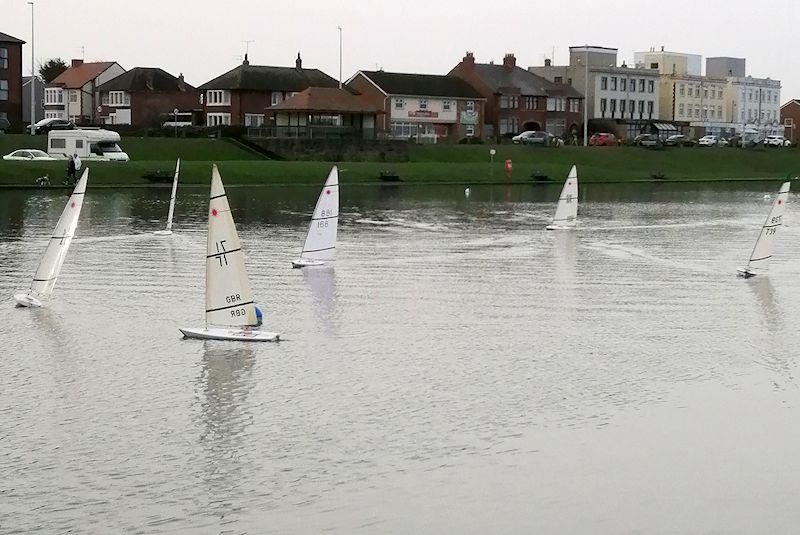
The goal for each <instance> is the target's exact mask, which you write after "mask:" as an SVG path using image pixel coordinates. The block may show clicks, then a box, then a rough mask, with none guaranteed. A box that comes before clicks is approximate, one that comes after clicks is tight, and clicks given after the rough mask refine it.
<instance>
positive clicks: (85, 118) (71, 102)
mask: <svg viewBox="0 0 800 535" xmlns="http://www.w3.org/2000/svg"><path fill="white" fill-rule="evenodd" d="M124 72H125V69H123V68H122V67H121V66H120V64H119V63H117V62H115V61H100V62H92V63H84V61H83V60H82V59H73V60H72V65H71V66H70V67H69V68H68V69H67V70H65V71H64V72H62V73H61V74H59V75H58V76H57V77H56V78H55V79H54V80H53V81H52V82H50V83H49V84H47V85H46V86H45V89H44V116H45V118H51V117H52V118H57V119H70V120H71V121H75V122H76V123H88V124H91V123H95V122H96V117H97V105H98V104H99V101H98V100H97V95H96V90H97V88H98V87H99V86H101V85H103V84H104V83H106V82H108V81H109V80H112V79H114V78H116V77H117V76H119V75H120V74H122V73H124Z"/></svg>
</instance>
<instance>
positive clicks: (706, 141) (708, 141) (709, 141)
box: [697, 134, 718, 147]
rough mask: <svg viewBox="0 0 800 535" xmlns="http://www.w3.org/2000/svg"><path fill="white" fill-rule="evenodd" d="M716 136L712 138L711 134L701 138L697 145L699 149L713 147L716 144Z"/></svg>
mask: <svg viewBox="0 0 800 535" xmlns="http://www.w3.org/2000/svg"><path fill="white" fill-rule="evenodd" d="M717 141H718V139H717V136H712V135H711V134H709V135H706V136H703V137H701V138H700V139H699V140H698V141H697V144H698V145H700V146H701V147H714V146H715V145H716V144H717Z"/></svg>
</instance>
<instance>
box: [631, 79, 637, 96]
mask: <svg viewBox="0 0 800 535" xmlns="http://www.w3.org/2000/svg"><path fill="white" fill-rule="evenodd" d="M630 84H631V93H636V78H631V82H630Z"/></svg>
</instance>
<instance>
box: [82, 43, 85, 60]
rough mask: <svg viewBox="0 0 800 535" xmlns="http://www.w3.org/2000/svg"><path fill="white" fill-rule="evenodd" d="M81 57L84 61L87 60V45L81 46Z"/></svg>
mask: <svg viewBox="0 0 800 535" xmlns="http://www.w3.org/2000/svg"><path fill="white" fill-rule="evenodd" d="M81 59H82V60H83V61H86V47H85V46H81Z"/></svg>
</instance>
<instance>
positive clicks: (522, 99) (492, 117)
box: [448, 52, 583, 139]
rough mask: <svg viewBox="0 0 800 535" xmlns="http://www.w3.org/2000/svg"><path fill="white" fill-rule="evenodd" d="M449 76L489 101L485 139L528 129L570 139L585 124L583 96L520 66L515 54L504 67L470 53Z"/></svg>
mask: <svg viewBox="0 0 800 535" xmlns="http://www.w3.org/2000/svg"><path fill="white" fill-rule="evenodd" d="M448 76H454V77H457V78H461V79H462V80H465V81H466V82H468V83H469V84H470V85H471V86H472V87H474V88H475V89H476V90H478V92H479V93H480V94H481V95H482V96H483V97H484V98H485V99H486V112H485V116H486V133H485V136H486V137H494V138H498V139H499V138H501V137H508V136H512V135H515V134H518V133H520V132H523V131H525V130H546V131H547V132H550V133H551V134H553V135H555V136H563V137H567V136H569V135H570V133H571V132H573V131H574V132H577V131H578V130H579V128H580V126H581V124H582V121H583V108H582V106H583V95H581V94H580V93H579V92H578V91H576V90H575V89H573V88H572V87H571V86H569V85H566V84H556V83H554V82H550V81H548V80H546V79H544V78H542V77H541V76H538V75H536V74H533V73H532V72H530V71H527V70H525V69H523V68H521V67H517V60H516V58H515V57H514V55H513V54H506V56H505V58H503V63H502V65H500V64H497V65H496V64H494V63H475V57H474V56H473V54H472V52H467V54H466V55H465V56H464V58H463V59H462V60H461V62H460V63H459V64H458V65H456V66H455V67H453V69H452V70H451V71H450V73H449V75H448Z"/></svg>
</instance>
